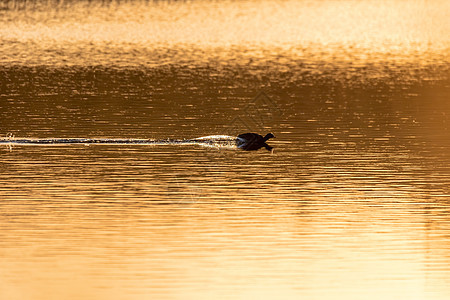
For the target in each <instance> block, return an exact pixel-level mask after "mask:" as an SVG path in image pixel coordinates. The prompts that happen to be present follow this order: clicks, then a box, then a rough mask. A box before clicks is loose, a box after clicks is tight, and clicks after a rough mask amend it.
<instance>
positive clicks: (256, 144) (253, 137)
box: [236, 133, 275, 151]
mask: <svg viewBox="0 0 450 300" xmlns="http://www.w3.org/2000/svg"><path fill="white" fill-rule="evenodd" d="M274 137H275V136H274V135H273V134H272V133H268V134H266V136H265V137H262V135H259V134H256V133H243V134H240V135H238V137H237V139H236V144H237V146H238V147H239V148H241V149H243V150H247V151H251V150H258V149H259V148H262V147H264V148H266V149H267V150H268V151H272V149H273V147H270V146H269V145H267V144H266V141H267V140H268V139H270V138H274Z"/></svg>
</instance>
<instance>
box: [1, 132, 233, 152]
mask: <svg viewBox="0 0 450 300" xmlns="http://www.w3.org/2000/svg"><path fill="white" fill-rule="evenodd" d="M236 139H237V138H236V137H234V136H229V135H209V136H202V137H198V138H192V139H123V138H119V139H115V138H44V139H40V138H15V137H12V136H8V137H6V138H3V139H0V145H1V144H4V145H28V146H61V145H70V144H84V145H91V144H95V145H200V146H206V147H213V148H227V149H237V144H236Z"/></svg>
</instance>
